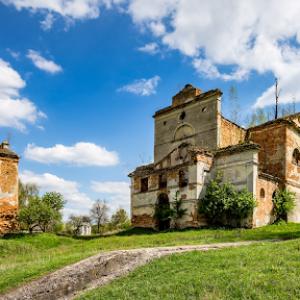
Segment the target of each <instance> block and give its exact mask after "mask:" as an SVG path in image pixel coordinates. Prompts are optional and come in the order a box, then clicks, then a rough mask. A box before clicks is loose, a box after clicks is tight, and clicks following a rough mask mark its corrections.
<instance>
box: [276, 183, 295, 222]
mask: <svg viewBox="0 0 300 300" xmlns="http://www.w3.org/2000/svg"><path fill="white" fill-rule="evenodd" d="M295 202H296V194H295V193H293V192H291V191H289V190H287V189H283V190H277V191H276V193H275V196H274V197H273V204H274V209H273V211H274V217H275V222H280V221H281V220H283V221H286V220H287V215H288V213H289V212H291V211H292V210H293V208H294V207H295Z"/></svg>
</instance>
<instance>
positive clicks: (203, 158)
mask: <svg viewBox="0 0 300 300" xmlns="http://www.w3.org/2000/svg"><path fill="white" fill-rule="evenodd" d="M221 96H222V92H221V91H220V90H218V89H216V90H211V91H208V92H202V91H201V90H200V89H198V88H195V87H193V86H192V85H189V84H188V85H186V86H185V87H184V89H183V90H181V91H180V92H179V93H178V94H177V95H175V96H174V97H173V101H172V105H171V106H168V107H166V108H164V109H161V110H159V111H157V112H156V113H155V115H154V120H155V143H154V162H153V163H151V164H149V165H146V166H141V167H138V168H136V170H135V171H134V172H132V173H131V174H129V176H130V177H131V216H132V224H133V226H135V227H148V228H157V227H159V228H163V229H165V228H167V227H172V226H173V224H172V223H169V224H158V223H159V222H158V221H157V220H156V219H155V217H154V212H155V206H156V205H157V204H158V205H160V204H162V205H166V204H168V205H170V206H172V202H173V201H174V198H175V194H176V192H177V191H179V195H180V197H181V199H182V200H183V201H182V202H183V208H186V209H187V212H186V214H185V215H184V216H183V217H182V219H181V220H180V226H181V227H182V228H184V227H198V226H201V225H206V220H205V218H204V217H203V216H201V215H199V214H198V200H199V199H201V197H202V196H203V195H204V192H205V185H206V184H207V183H208V181H209V179H210V178H213V177H214V176H215V174H216V173H217V172H221V173H222V174H223V178H224V180H226V181H228V182H231V183H232V184H233V185H234V186H235V187H236V188H237V189H242V188H244V187H246V188H247V189H248V190H249V191H250V192H251V193H252V194H253V196H254V197H255V199H256V201H257V206H256V208H255V209H254V211H253V214H252V216H251V218H250V220H248V224H247V225H248V226H249V227H260V226H264V225H267V224H270V223H272V222H273V213H272V210H273V202H272V197H274V192H275V191H276V190H277V189H278V188H284V187H286V188H288V189H289V190H291V191H293V192H295V193H296V207H295V208H294V210H293V211H292V213H290V214H289V215H288V221H291V222H300V149H299V147H300V146H299V145H300V113H298V114H294V115H290V116H288V117H284V118H280V119H277V120H272V121H269V122H266V123H264V124H262V125H259V126H255V127H251V128H249V129H244V128H242V127H240V126H238V125H237V124H235V123H233V122H231V121H230V120H227V119H226V118H224V117H223V116H222V114H221Z"/></svg>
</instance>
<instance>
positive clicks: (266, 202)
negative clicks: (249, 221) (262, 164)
mask: <svg viewBox="0 0 300 300" xmlns="http://www.w3.org/2000/svg"><path fill="white" fill-rule="evenodd" d="M277 188H278V183H277V182H276V181H274V180H272V178H268V176H264V175H259V176H258V178H257V181H256V203H257V206H256V208H255V209H254V213H253V227H261V226H265V225H268V224H272V223H273V222H274V217H273V193H274V192H275V191H276V190H277Z"/></svg>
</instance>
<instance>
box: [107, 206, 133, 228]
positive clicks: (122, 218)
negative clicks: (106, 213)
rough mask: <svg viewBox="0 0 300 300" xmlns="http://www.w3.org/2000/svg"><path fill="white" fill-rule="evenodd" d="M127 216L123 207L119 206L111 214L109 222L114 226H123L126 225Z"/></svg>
mask: <svg viewBox="0 0 300 300" xmlns="http://www.w3.org/2000/svg"><path fill="white" fill-rule="evenodd" d="M128 223H129V218H128V215H127V212H126V210H125V209H123V208H119V209H118V210H117V211H116V212H115V213H114V214H113V215H112V216H111V224H112V225H113V226H114V227H123V226H124V225H128Z"/></svg>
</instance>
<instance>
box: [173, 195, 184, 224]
mask: <svg viewBox="0 0 300 300" xmlns="http://www.w3.org/2000/svg"><path fill="white" fill-rule="evenodd" d="M186 212H187V209H185V208H182V198H179V191H177V192H176V194H175V197H174V202H173V207H172V208H171V219H172V220H173V222H174V227H175V229H178V228H179V223H178V221H179V220H180V219H181V218H182V217H183V216H184V215H185V214H186Z"/></svg>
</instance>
